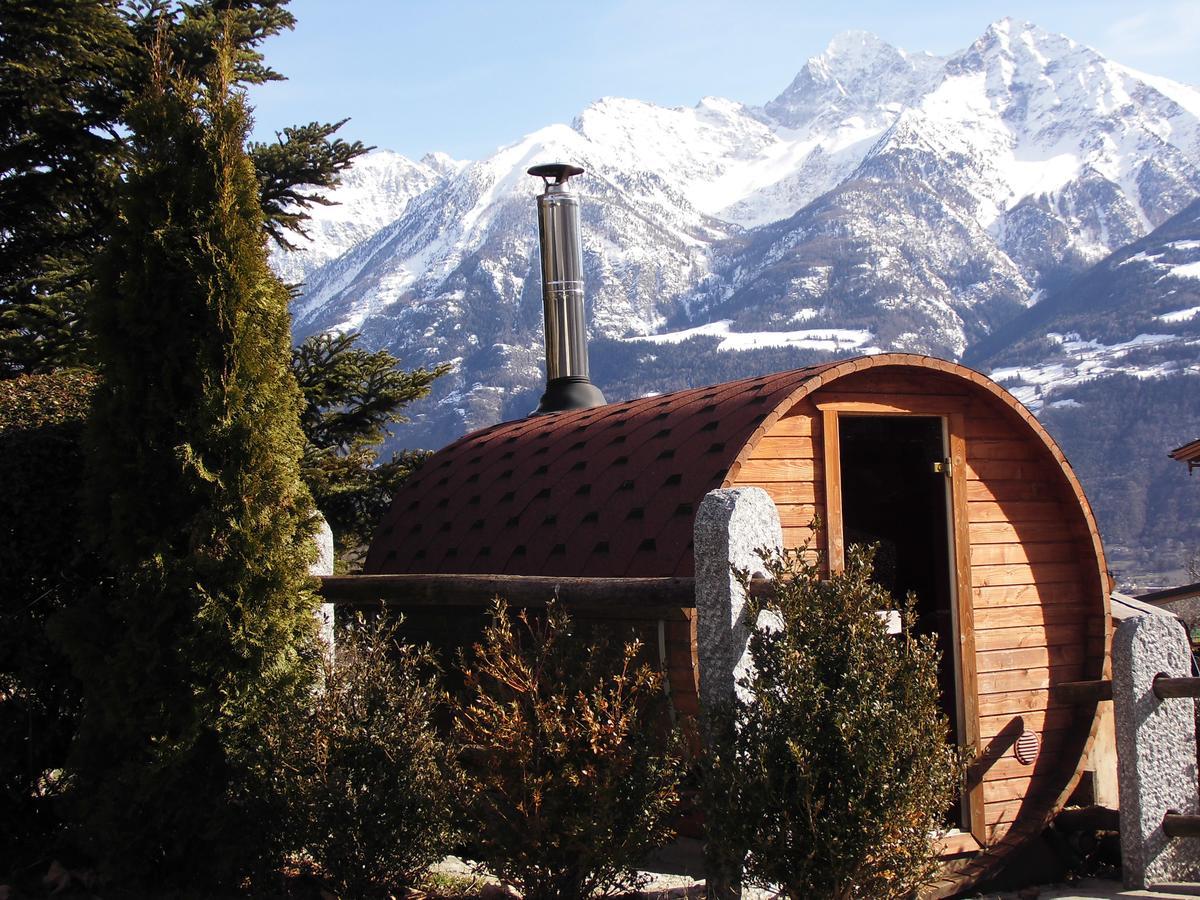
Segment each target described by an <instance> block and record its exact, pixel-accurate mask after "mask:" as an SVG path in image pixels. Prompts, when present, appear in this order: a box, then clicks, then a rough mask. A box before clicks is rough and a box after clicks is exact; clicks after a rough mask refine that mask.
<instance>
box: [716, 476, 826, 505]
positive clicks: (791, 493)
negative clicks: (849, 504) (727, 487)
mask: <svg viewBox="0 0 1200 900" xmlns="http://www.w3.org/2000/svg"><path fill="white" fill-rule="evenodd" d="M736 486H737V487H756V488H762V489H763V490H764V491H766V492H767V493H768V494H770V495H771V499H772V500H774V501H775V505H776V506H780V507H782V506H784V505H786V504H792V503H806V504H809V505H812V504H815V503H822V502H824V499H825V497H824V492H823V491H822V490H821V487H820V485H816V484H813V483H812V482H811V481H757V482H756V481H744V480H742V479H741V478H739V479H738V480H737V482H736Z"/></svg>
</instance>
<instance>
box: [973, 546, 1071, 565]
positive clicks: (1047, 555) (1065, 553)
mask: <svg viewBox="0 0 1200 900" xmlns="http://www.w3.org/2000/svg"><path fill="white" fill-rule="evenodd" d="M1078 557H1079V546H1078V545H1077V544H1074V543H1068V542H1066V541H1056V542H1054V543H1047V544H1038V543H1027V544H979V545H978V546H973V547H972V548H971V564H972V565H975V566H994V565H1005V564H1009V563H1048V562H1050V563H1053V562H1072V563H1073V561H1074V560H1075V559H1077V558H1078Z"/></svg>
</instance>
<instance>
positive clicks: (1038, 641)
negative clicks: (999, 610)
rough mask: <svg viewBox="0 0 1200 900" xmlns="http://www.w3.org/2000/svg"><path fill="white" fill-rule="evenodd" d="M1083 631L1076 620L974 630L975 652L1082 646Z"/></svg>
mask: <svg viewBox="0 0 1200 900" xmlns="http://www.w3.org/2000/svg"><path fill="white" fill-rule="evenodd" d="M1084 640H1085V630H1084V629H1082V628H1080V626H1079V623H1078V621H1077V620H1075V621H1070V620H1066V621H1063V622H1061V623H1058V624H1053V625H1041V624H1030V625H1024V624H1023V625H1017V626H1014V627H1011V628H982V629H976V630H975V649H976V651H981V652H982V651H990V650H1017V649H1020V648H1023V647H1062V646H1082V644H1083V641H1084Z"/></svg>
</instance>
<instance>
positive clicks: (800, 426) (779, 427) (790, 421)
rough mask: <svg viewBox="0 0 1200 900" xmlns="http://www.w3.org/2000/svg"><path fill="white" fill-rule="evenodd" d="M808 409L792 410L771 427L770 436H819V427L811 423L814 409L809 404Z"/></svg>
mask: <svg viewBox="0 0 1200 900" xmlns="http://www.w3.org/2000/svg"><path fill="white" fill-rule="evenodd" d="M804 405H808V407H809V408H808V409H807V410H805V409H793V410H792V412H790V413H789V414H788V415H786V416H784V417H783V418H782V419H778V420H776V422H775V424H773V425H772V426H771V436H772V437H775V436H780V437H813V436H814V435H818V434H820V431H821V426H820V425H819V424H818V423H815V422H814V421H813V417H814V415H815V413H816V409H815V408H814V407H812V406H811V405H809V404H804Z"/></svg>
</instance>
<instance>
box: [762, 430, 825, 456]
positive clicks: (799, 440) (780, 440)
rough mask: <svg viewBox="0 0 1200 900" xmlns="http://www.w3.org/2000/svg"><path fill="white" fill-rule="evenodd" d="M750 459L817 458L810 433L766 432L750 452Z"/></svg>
mask: <svg viewBox="0 0 1200 900" xmlns="http://www.w3.org/2000/svg"><path fill="white" fill-rule="evenodd" d="M750 458H751V459H817V452H816V448H815V447H814V444H813V439H812V437H811V436H810V435H805V436H803V437H801V436H795V437H791V436H781V435H775V434H768V435H767V436H766V437H764V438H763V439H762V440H760V441H759V442H758V443H757V444H755V445H754V449H753V450H752V451H751V452H750Z"/></svg>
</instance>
